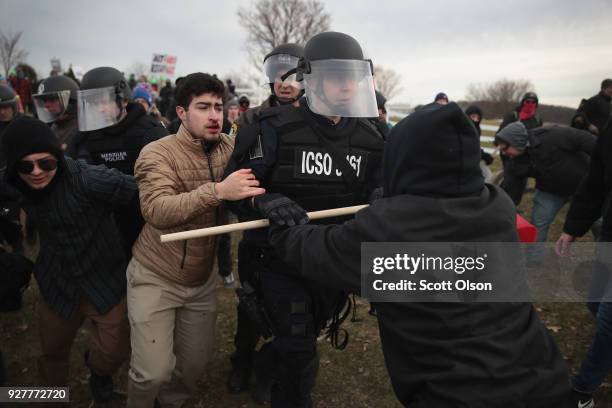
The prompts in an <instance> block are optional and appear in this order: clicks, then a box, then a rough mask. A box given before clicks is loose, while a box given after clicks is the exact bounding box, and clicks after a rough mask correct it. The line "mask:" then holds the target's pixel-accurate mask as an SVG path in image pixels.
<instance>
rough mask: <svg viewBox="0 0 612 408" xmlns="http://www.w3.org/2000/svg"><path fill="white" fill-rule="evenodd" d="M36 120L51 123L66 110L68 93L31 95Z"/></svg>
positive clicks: (68, 98) (68, 99) (68, 100)
mask: <svg viewBox="0 0 612 408" xmlns="http://www.w3.org/2000/svg"><path fill="white" fill-rule="evenodd" d="M32 100H33V101H34V107H35V108H36V114H37V115H38V119H40V120H42V121H43V122H45V123H52V122H55V121H56V120H57V118H59V117H60V116H62V115H63V114H64V113H65V112H66V110H67V109H68V103H69V102H70V91H59V92H45V93H39V94H36V95H32Z"/></svg>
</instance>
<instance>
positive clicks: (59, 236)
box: [2, 117, 138, 403]
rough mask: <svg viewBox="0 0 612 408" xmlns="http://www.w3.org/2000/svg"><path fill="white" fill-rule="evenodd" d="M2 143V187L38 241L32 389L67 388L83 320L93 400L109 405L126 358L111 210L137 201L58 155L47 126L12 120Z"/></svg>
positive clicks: (121, 256) (121, 185) (133, 189)
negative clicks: (36, 379) (11, 191)
mask: <svg viewBox="0 0 612 408" xmlns="http://www.w3.org/2000/svg"><path fill="white" fill-rule="evenodd" d="M2 144H3V148H4V151H5V154H6V161H7V168H6V174H5V181H6V183H7V184H8V185H9V186H10V187H13V188H15V189H16V190H17V191H19V192H20V194H21V196H22V200H21V207H22V208H23V210H24V211H25V213H26V215H27V217H28V219H29V220H30V219H31V220H33V221H34V222H35V224H36V226H37V230H38V233H39V238H40V250H39V253H38V257H37V259H36V263H35V264H34V269H33V274H34V276H35V278H36V281H37V283H38V287H39V291H40V298H39V299H38V317H39V322H38V327H39V330H40V341H41V348H42V355H41V356H40V357H39V358H38V370H39V375H40V380H41V383H40V384H43V385H47V386H66V385H68V378H69V377H68V375H69V363H70V349H71V346H72V343H73V341H74V338H75V337H76V334H77V332H78V329H79V327H80V326H81V325H82V323H83V322H84V321H85V320H86V319H87V320H91V321H92V322H93V323H94V324H93V326H92V330H93V331H92V346H91V348H90V350H89V351H88V352H87V353H86V355H85V364H86V365H87V367H88V368H89V369H90V371H91V377H90V379H89V384H90V388H91V392H92V395H93V399H94V401H95V402H96V403H105V402H108V401H111V400H112V399H113V398H114V396H115V394H114V392H113V380H112V375H113V373H115V372H116V370H117V369H118V368H119V367H120V366H121V364H122V363H123V362H124V361H125V360H126V359H127V358H128V356H129V352H130V341H129V323H128V317H127V303H126V288H127V281H126V276H125V270H126V267H127V264H128V258H127V256H126V254H125V252H124V251H123V249H122V248H121V246H120V245H117V242H120V241H121V238H120V232H119V230H118V228H117V226H116V223H115V222H114V216H113V210H114V209H116V208H118V207H121V206H129V205H133V203H134V202H135V201H136V202H137V200H138V187H137V185H136V182H135V180H134V178H133V177H132V176H128V175H125V174H122V173H121V172H120V171H118V170H116V169H112V170H111V169H108V168H106V167H104V166H93V165H88V164H86V163H85V162H82V161H76V160H73V159H72V158H70V157H68V156H64V153H63V150H62V148H61V146H60V142H59V141H58V139H57V137H56V136H55V135H54V134H53V132H52V131H51V129H50V128H49V126H47V125H46V124H45V123H43V122H42V121H40V120H38V119H34V118H31V117H21V118H18V119H15V120H14V121H13V122H12V123H11V124H10V125H9V126H8V127H7V129H6V130H5V133H4V135H3V140H2Z"/></svg>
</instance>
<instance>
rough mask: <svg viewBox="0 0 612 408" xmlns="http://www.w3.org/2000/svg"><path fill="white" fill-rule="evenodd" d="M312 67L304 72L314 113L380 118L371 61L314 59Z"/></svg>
mask: <svg viewBox="0 0 612 408" xmlns="http://www.w3.org/2000/svg"><path fill="white" fill-rule="evenodd" d="M310 70H311V72H310V73H304V90H305V93H306V99H307V101H308V106H309V107H310V109H311V110H312V111H313V112H315V113H318V114H319V115H324V116H340V117H349V118H350V117H358V118H376V117H378V107H377V105H376V94H375V92H374V78H373V77H372V70H371V65H370V62H369V61H363V60H321V61H312V62H310Z"/></svg>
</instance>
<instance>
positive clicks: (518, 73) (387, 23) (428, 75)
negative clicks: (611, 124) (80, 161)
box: [0, 0, 612, 107]
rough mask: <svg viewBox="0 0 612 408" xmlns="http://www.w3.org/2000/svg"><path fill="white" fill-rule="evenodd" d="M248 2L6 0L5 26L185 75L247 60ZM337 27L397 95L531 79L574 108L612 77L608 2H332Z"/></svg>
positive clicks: (56, 52)
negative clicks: (167, 57) (389, 76)
mask: <svg viewBox="0 0 612 408" xmlns="http://www.w3.org/2000/svg"><path fill="white" fill-rule="evenodd" d="M251 3H252V2H250V1H237V0H226V1H222V0H218V1H210V0H177V1H174V2H169V1H163V2H162V1H159V2H156V1H153V0H149V1H143V0H130V1H122V2H119V1H105V2H101V1H94V0H56V1H50V0H36V1H35V0H0V29H2V30H3V31H4V32H7V31H11V30H12V31H17V30H23V31H24V34H23V37H22V42H21V45H22V47H24V48H26V49H28V50H29V52H30V54H29V56H28V59H27V61H26V62H28V63H30V64H31V65H33V66H34V68H35V69H37V71H38V72H39V73H40V74H43V75H46V74H48V72H49V71H50V63H49V60H50V58H51V57H54V56H55V57H57V58H60V60H61V61H62V65H63V67H64V68H65V67H67V66H68V64H69V63H72V64H74V65H79V66H81V67H83V68H84V69H85V70H87V69H90V68H93V67H96V66H100V65H110V66H114V67H116V68H118V69H120V70H123V71H124V70H126V69H127V68H128V67H129V66H130V65H131V64H132V63H134V62H143V63H146V64H147V65H148V64H149V63H150V60H151V57H152V54H153V53H170V54H174V55H176V56H177V58H178V62H177V74H179V75H183V74H187V73H190V72H194V71H204V72H211V73H212V72H215V73H218V74H219V75H223V74H225V73H229V72H232V71H233V72H244V71H247V70H249V69H250V67H249V64H248V60H247V53H246V51H245V49H244V43H245V40H246V37H247V34H246V31H244V30H243V29H242V27H241V26H240V24H239V22H238V18H237V16H236V10H237V8H238V6H239V5H243V6H248V5H249V4H251ZM324 3H325V7H326V10H327V11H329V12H330V13H331V15H332V22H331V28H332V30H335V31H342V32H345V33H347V34H350V35H352V36H353V37H355V38H356V39H357V40H358V41H359V42H360V43H361V45H362V47H363V48H364V51H365V52H366V54H367V56H368V57H369V58H371V59H372V60H373V61H374V64H378V65H384V66H387V67H391V68H393V69H395V70H396V71H398V72H399V73H400V74H401V75H402V87H403V91H402V93H401V94H400V95H399V96H398V97H396V98H395V99H394V100H393V102H408V103H411V104H413V105H414V104H419V103H424V102H429V101H431V100H432V99H433V96H434V95H435V94H436V93H437V92H439V91H444V92H446V93H447V94H448V95H449V97H450V98H451V99H453V100H460V99H462V98H463V97H464V95H465V92H466V88H467V86H468V84H470V83H474V82H491V81H495V80H497V79H500V78H502V77H506V78H511V79H523V78H524V79H529V80H530V81H531V82H532V83H533V84H534V86H535V89H536V91H537V92H538V94H539V96H540V100H541V102H543V103H549V104H558V105H566V106H571V107H575V106H577V105H578V103H579V101H580V99H581V98H584V97H589V96H592V95H593V94H595V93H596V92H597V91H598V90H599V84H600V82H601V80H602V79H604V78H609V77H612V24H611V23H610V15H612V1H609V0H588V1H574V0H557V1H553V0H544V1H537V0H514V1H511V2H505V1H504V2H501V1H491V0H489V1H482V0H468V1H463V0H461V1H450V0H448V1H442V0H427V1H412V0H399V1H385V0H378V1H373V0H367V1H365V0H364V1H361V0H354V1H351V2H349V1H339V0H328V1H325V2H324Z"/></svg>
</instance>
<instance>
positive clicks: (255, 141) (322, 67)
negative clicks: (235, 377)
mask: <svg viewBox="0 0 612 408" xmlns="http://www.w3.org/2000/svg"><path fill="white" fill-rule="evenodd" d="M293 73H294V72H293V70H292V71H289V72H287V73H285V74H284V75H283V76H282V77H281V79H283V80H284V79H286V78H288V77H289V76H290V75H292V74H293ZM295 73H296V80H297V81H299V82H302V83H303V87H304V91H305V98H302V99H300V101H299V107H297V108H295V107H293V106H291V105H281V106H277V107H273V108H268V109H264V110H262V111H261V112H260V114H259V121H258V122H257V123H254V124H252V125H249V126H245V127H243V128H240V129H239V130H238V134H237V137H236V147H235V149H234V153H233V160H232V161H231V162H230V165H229V166H228V169H227V170H226V174H229V171H231V170H233V169H234V168H251V169H252V170H253V173H254V174H255V175H256V177H257V179H258V180H259V181H260V183H261V185H262V186H263V187H265V188H266V191H267V194H264V195H262V196H259V197H257V198H255V199H254V200H244V201H242V202H238V203H235V204H234V205H233V208H232V209H233V211H234V212H236V213H237V214H238V215H239V216H240V217H241V218H243V219H244V218H248V217H250V218H260V217H262V216H263V217H265V218H268V219H269V220H270V221H271V222H272V223H275V224H279V225H295V224H303V223H306V222H308V217H307V215H306V211H316V210H321V209H326V208H337V207H344V206H350V205H357V204H363V203H367V202H368V199H369V196H370V194H371V193H372V191H374V190H375V189H376V188H377V187H378V186H379V185H380V168H381V157H382V149H383V139H382V136H381V135H380V133H378V132H377V130H376V128H375V127H374V126H373V125H372V123H371V122H370V121H369V120H367V118H372V117H376V116H378V110H377V107H376V98H375V95H374V85H373V77H372V64H371V62H370V61H368V60H365V59H364V56H363V52H362V50H361V46H360V45H359V43H358V42H357V41H356V40H355V39H354V38H352V37H350V36H348V35H346V34H343V33H337V32H325V33H321V34H318V35H316V36H314V37H312V38H311V39H310V40H309V41H308V43H307V44H306V46H305V47H304V55H303V57H302V58H301V59H300V61H299V64H298V66H297V68H296V69H295ZM323 222H338V219H334V220H328V221H323ZM244 239H245V241H247V243H248V245H249V247H251V248H252V251H250V252H251V253H250V254H249V256H250V259H247V260H245V261H248V262H249V263H250V265H251V268H252V269H253V274H254V275H256V276H258V278H259V279H258V287H257V289H258V291H259V293H260V295H261V296H260V304H261V306H262V308H263V312H262V314H263V316H264V317H263V319H260V320H261V321H263V322H268V323H269V329H270V331H271V333H272V336H273V337H272V341H271V342H269V343H266V345H265V346H264V347H269V348H271V351H272V354H273V355H274V356H275V358H276V364H275V368H274V375H275V381H274V385H273V387H272V407H311V406H312V400H311V397H310V393H311V391H312V388H313V386H314V383H315V379H316V373H317V370H318V366H319V361H318V356H317V351H316V348H317V347H316V344H317V342H316V339H317V337H318V335H319V333H320V332H321V331H322V330H324V329H327V331H326V333H327V334H328V337H329V338H330V340H331V341H332V344H334V345H335V346H336V347H338V348H343V347H344V346H345V345H346V340H347V338H346V337H343V336H342V335H341V334H340V330H339V325H340V323H341V320H342V316H344V317H345V316H346V313H342V311H345V312H346V307H345V306H346V304H347V303H346V302H347V296H346V294H345V293H343V292H341V291H337V290H331V289H328V288H326V287H324V286H320V285H317V284H312V283H310V282H307V281H304V280H302V279H301V278H295V277H288V275H287V274H286V273H281V271H282V270H284V269H286V268H288V267H289V266H288V265H286V264H285V263H283V262H282V261H281V260H280V258H279V255H278V254H277V253H276V252H275V251H274V250H273V249H272V248H271V246H270V245H269V243H268V236H267V230H253V231H249V232H245V234H244ZM341 315H342V316H341ZM328 320H329V321H331V322H332V323H333V324H331V326H330V325H327V322H328ZM259 331H260V332H265V331H266V329H265V328H263V329H262V328H260V329H259Z"/></svg>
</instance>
